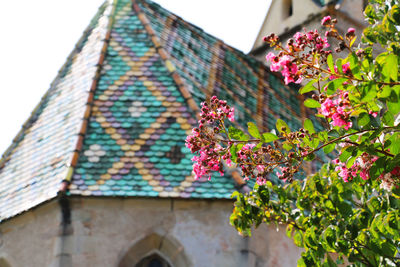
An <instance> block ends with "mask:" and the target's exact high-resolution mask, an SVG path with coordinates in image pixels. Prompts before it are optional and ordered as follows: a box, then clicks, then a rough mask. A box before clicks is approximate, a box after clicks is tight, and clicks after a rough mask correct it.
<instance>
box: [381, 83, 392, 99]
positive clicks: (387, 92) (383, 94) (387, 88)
mask: <svg viewBox="0 0 400 267" xmlns="http://www.w3.org/2000/svg"><path fill="white" fill-rule="evenodd" d="M391 92H392V88H391V87H390V86H389V85H385V86H384V87H383V88H382V90H381V91H379V92H378V97H379V98H388V97H389V96H390V93H391Z"/></svg>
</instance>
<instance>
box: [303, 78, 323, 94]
mask: <svg viewBox="0 0 400 267" xmlns="http://www.w3.org/2000/svg"><path fill="white" fill-rule="evenodd" d="M317 81H318V79H314V80H311V81H309V82H308V83H307V84H306V85H305V86H304V87H302V88H300V90H299V93H300V94H305V93H308V92H311V91H314V90H317V88H315V86H314V83H316V82H317Z"/></svg>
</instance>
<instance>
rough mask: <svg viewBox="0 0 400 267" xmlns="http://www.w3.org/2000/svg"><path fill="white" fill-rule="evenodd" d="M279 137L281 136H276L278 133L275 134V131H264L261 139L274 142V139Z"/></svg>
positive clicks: (265, 141)
mask: <svg viewBox="0 0 400 267" xmlns="http://www.w3.org/2000/svg"><path fill="white" fill-rule="evenodd" d="M278 139H279V137H278V136H276V135H275V134H273V133H263V134H262V136H261V140H262V141H263V142H264V143H269V142H273V141H275V140H278Z"/></svg>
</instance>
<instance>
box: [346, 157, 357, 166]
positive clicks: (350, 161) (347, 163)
mask: <svg viewBox="0 0 400 267" xmlns="http://www.w3.org/2000/svg"><path fill="white" fill-rule="evenodd" d="M356 159H357V157H351V158H349V159H348V160H347V162H346V167H347V168H351V167H352V166H353V164H354V162H355V161H356Z"/></svg>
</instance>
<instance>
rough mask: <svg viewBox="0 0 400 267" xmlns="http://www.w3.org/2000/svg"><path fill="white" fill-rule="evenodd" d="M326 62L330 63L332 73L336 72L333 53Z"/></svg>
mask: <svg viewBox="0 0 400 267" xmlns="http://www.w3.org/2000/svg"><path fill="white" fill-rule="evenodd" d="M326 63H328V66H329V69H330V71H331V72H332V73H335V66H334V65H333V57H332V54H329V55H328V57H327V59H326Z"/></svg>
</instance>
